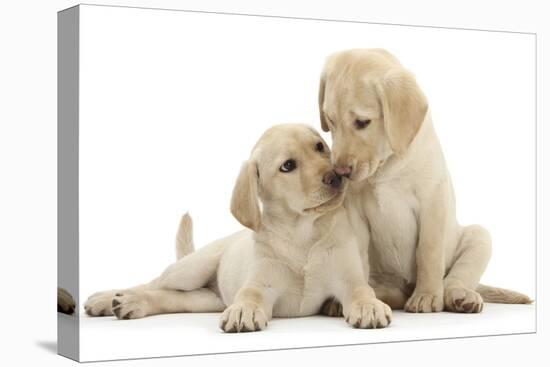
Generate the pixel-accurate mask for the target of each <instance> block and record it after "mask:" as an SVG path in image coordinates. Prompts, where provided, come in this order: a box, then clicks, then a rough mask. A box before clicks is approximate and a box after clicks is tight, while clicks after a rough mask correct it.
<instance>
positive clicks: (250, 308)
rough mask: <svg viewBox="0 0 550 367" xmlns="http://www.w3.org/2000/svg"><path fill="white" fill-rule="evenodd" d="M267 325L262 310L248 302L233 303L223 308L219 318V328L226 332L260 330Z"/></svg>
mask: <svg viewBox="0 0 550 367" xmlns="http://www.w3.org/2000/svg"><path fill="white" fill-rule="evenodd" d="M266 327H267V317H266V316H265V313H264V311H263V310H262V309H261V308H260V307H258V306H256V305H254V304H250V303H238V304H233V305H231V306H229V307H228V308H226V309H225V311H224V312H223V314H222V317H221V319H220V329H222V330H223V331H225V332H226V333H241V332H248V331H260V330H264V329H265V328H266Z"/></svg>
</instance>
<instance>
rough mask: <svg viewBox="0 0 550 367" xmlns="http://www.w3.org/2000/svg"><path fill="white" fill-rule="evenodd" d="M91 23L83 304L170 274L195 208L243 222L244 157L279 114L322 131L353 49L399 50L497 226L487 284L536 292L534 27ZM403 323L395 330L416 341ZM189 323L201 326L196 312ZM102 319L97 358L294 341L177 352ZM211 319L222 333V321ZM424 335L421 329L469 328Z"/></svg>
mask: <svg viewBox="0 0 550 367" xmlns="http://www.w3.org/2000/svg"><path fill="white" fill-rule="evenodd" d="M80 27H81V28H80V29H81V39H80V75H81V79H80V97H81V98H80V125H79V127H80V129H79V135H80V166H79V172H80V190H79V192H80V204H79V211H80V228H79V234H80V254H79V258H80V284H81V288H80V299H81V300H85V299H86V298H87V297H88V296H89V295H90V294H92V293H94V292H96V291H99V290H104V289H112V288H119V287H127V286H130V285H134V284H140V283H141V282H144V281H148V280H150V279H152V278H153V277H155V276H157V275H158V274H159V273H160V271H162V270H163V269H164V268H165V267H166V266H167V265H168V264H169V263H170V262H172V261H173V260H174V244H173V242H174V234H175V231H176V228H177V224H178V221H179V217H180V215H181V214H182V213H183V212H184V211H185V210H190V211H191V213H192V215H193V217H194V218H195V223H196V228H195V233H196V244H197V247H200V246H202V245H204V244H206V243H207V242H210V241H212V240H214V239H217V238H220V237H222V236H225V235H227V234H229V233H231V232H232V231H234V230H237V229H239V228H240V226H239V225H238V223H237V222H236V220H235V219H233V218H232V217H231V215H230V213H229V210H228V207H229V201H230V195H231V191H232V188H233V183H234V181H235V178H236V176H237V174H238V172H239V168H240V165H241V163H242V161H243V160H245V159H246V158H247V157H248V154H249V152H250V149H251V148H252V146H253V145H254V144H255V142H256V140H257V138H258V137H259V136H260V134H261V133H262V132H263V131H264V130H265V129H267V128H268V127H269V126H271V125H273V124H274V123H280V122H305V123H309V124H312V125H313V126H314V127H316V128H317V127H318V119H319V118H318V105H317V94H318V85H319V74H320V70H321V69H322V65H323V62H324V59H325V57H326V56H327V55H328V54H330V53H332V52H335V51H338V50H342V49H347V48H353V47H384V48H386V49H388V50H390V51H391V52H393V53H394V54H395V55H396V56H397V57H398V58H399V59H400V60H401V61H402V63H403V64H404V65H405V66H406V67H408V68H410V69H411V70H412V71H413V72H414V73H415V74H416V75H417V78H418V82H419V84H420V85H421V87H422V88H423V89H424V90H425V92H426V94H427V96H428V98H429V101H430V104H431V109H432V115H433V119H434V121H435V125H436V129H437V131H438V133H439V135H440V136H441V140H442V145H443V147H444V151H445V153H446V155H447V159H448V162H449V170H450V172H451V174H452V177H454V178H455V182H454V186H455V187H456V191H457V202H458V217H459V220H461V221H463V222H465V223H482V224H484V225H486V226H487V227H488V229H489V230H490V231H491V233H492V236H493V241H494V254H495V256H494V257H493V259H492V261H491V263H490V264H491V265H490V268H489V270H488V271H487V273H486V276H485V277H484V278H483V279H482V281H484V282H486V283H488V284H494V285H499V286H506V287H511V288H514V289H517V290H521V291H523V292H526V293H527V294H530V295H531V296H532V297H534V296H535V294H534V293H535V273H534V264H535V231H534V229H535V150H534V146H535V109H534V108H535V105H534V97H535V42H534V40H535V39H534V36H533V35H525V34H504V33H498V32H476V31H464V30H444V29H429V28H417V27H416V28H415V27H403V26H387V25H368V24H357V23H342V22H323V21H311V20H294V19H280V18H266V17H250V16H235V15H218V14H199V13H185V12H177V11H162V10H147V9H129V8H114V7H103V6H83V7H82V8H81V16H80ZM325 135H327V138H329V136H328V134H325ZM284 143H285V142H281V144H284ZM280 163H281V164H282V163H283V162H280ZM396 230H399V229H396ZM511 268H513V269H514V271H510V269H511ZM489 312H490V310H487V311H486V313H489ZM502 317H506V316H502ZM502 317H501V319H502ZM428 320H430V321H427V322H431V323H433V324H434V325H435V326H437V325H443V324H445V320H440V319H428ZM400 321H401V320H400V319H396V320H395V322H394V326H395V327H393V328H392V331H391V334H388V332H386V333H384V336H385V338H384V339H383V340H403V339H409V338H411V337H413V335H415V333H414V331H415V330H414V329H413V333H412V334H411V333H408V332H407V328H406V325H404V324H403V322H400ZM320 322H321V323H323V324H324V323H326V322H324V321H320ZM461 322H462V323H463V325H464V324H466V325H471V326H467V327H466V329H465V330H467V331H468V332H467V333H466V334H463V333H462V332H459V333H458V335H474V334H475V333H476V332H475V331H474V330H476V329H475V328H474V327H475V326H476V324H479V323H480V321H479V319H472V318H471V317H470V318H463V319H461ZM527 322H528V325H521V323H520V324H519V328H518V329H513V328H512V329H506V330H507V331H516V332H519V331H529V330H532V325H533V322H534V314H531V319H530V320H529V321H527ZM174 323H177V324H178V325H182V326H180V327H181V331H180V333H182V335H184V333H186V334H185V335H188V334H189V333H188V332H187V331H188V330H190V329H189V328H186V327H185V325H186V324H187V323H186V322H183V321H179V322H176V321H174ZM101 325H103V329H102V328H100V327H99V326H98V325H97V324H90V321H83V322H82V324H81V326H82V334H81V335H82V338H81V358H83V359H84V360H89V359H105V358H115V357H121V356H122V357H124V356H129V357H135V356H140V355H166V354H178V353H180V354H188V353H197V352H200V351H201V350H203V348H204V346H205V345H206V346H208V348H207V350H209V351H220V350H243V349H244V350H247V349H248V350H250V349H265V348H266V344H265V343H267V344H268V345H271V347H272V348H276V347H279V346H280V344H279V343H277V336H278V334H266V333H263V334H262V335H261V336H255V337H254V339H253V340H252V341H247V342H246V343H243V341H244V338H243V337H241V338H240V339H239V342H238V343H236V344H235V346H234V347H233V348H231V347H230V346H229V345H228V343H229V341H228V340H227V338H222V339H220V341H219V345H217V344H216V342H215V341H216V339H215V338H216V336H215V335H211V333H206V334H205V336H206V338H205V340H203V341H202V342H201V341H200V335H202V333H201V332H199V331H196V332H193V334H194V335H195V338H194V340H193V342H192V343H191V342H190V344H188V345H187V346H186V347H182V346H178V345H176V346H175V347H173V346H172V345H171V344H170V343H168V342H164V340H165V339H170V338H169V337H168V338H167V337H166V333H165V332H164V331H163V332H162V333H161V334H160V335H157V334H150V335H151V337H152V339H157V340H163V343H159V344H161V345H162V348H160V345H149V344H148V343H147V342H146V343H143V344H138V343H139V340H147V339H143V338H137V340H134V339H133V338H132V337H131V336H127V337H126V339H127V341H126V343H123V342H122V341H120V342H119V348H118V350H117V351H116V352H115V351H113V350H111V348H110V347H108V348H106V347H105V346H110V345H111V344H112V343H111V339H110V337H108V336H106V335H111V336H114V335H118V334H116V333H117V330H120V327H121V326H120V324H118V323H115V324H112V325H114V326H116V328H115V329H113V330H111V329H110V328H109V325H111V324H108V323H107V324H106V323H104V322H103V321H101ZM508 326H509V325H508ZM128 327H131V326H128ZM202 327H203V328H210V329H212V328H213V329H215V332H216V333H218V330H217V328H216V324H215V323H208V322H206V323H204V325H203V326H202ZM309 328H311V326H310V327H309ZM91 329H93V330H94V332H91V331H90V330H91ZM305 329H307V328H305ZM321 329H322V327H321ZM343 329H344V328H343ZM148 330H150V331H149V333H153V331H152V330H158V329H157V328H155V325H149V326H148ZM283 330H285V329H283ZM286 330H287V331H288V332H292V330H293V327H292V325H291V324H289V325H288V329H286ZM400 330H402V333H400ZM423 330H424V332H425V331H426V330H428V332H425V333H424V332H421V331H420V330H418V331H416V336H415V337H414V338H415V339H418V338H428V337H435V336H440V335H457V334H456V333H454V332H452V331H453V330H452V329H448V328H444V331H447V332H449V334H445V332H443V333H439V332H438V331H437V329H435V330H432V329H431V328H429V327H425V328H424V329H423ZM497 330H498V327H497V325H495V326H494V329H492V328H491V327H488V328H482V329H480V330H479V333H481V334H487V333H489V334H495V333H497ZM463 332H464V331H463ZM378 334H380V335H373V336H372V335H371V334H361V335H356V334H350V333H347V334H344V335H347V336H349V339H348V338H346V337H343V336H337V335H333V334H331V333H330V332H328V331H327V332H325V333H324V334H319V333H318V332H314V333H312V335H310V336H309V337H308V341H309V342H308V343H307V344H304V342H303V341H301V338H300V337H299V336H298V335H296V334H295V337H296V340H292V337H291V336H286V337H285V338H284V339H285V341H286V344H284V345H287V346H288V345H291V346H302V345H315V344H318V345H326V344H330V343H331V342H335V343H343V344H345V343H352V342H359V341H361V340H362V341H380V340H378V339H376V337H382V334H381V333H378ZM130 335H136V331H132V332H131V333H130ZM153 335H154V336H153ZM315 335H320V336H323V338H322V339H318V338H316V337H315ZM386 335H387V336H386ZM366 336H368V338H367V339H365V337H366ZM116 338H119V337H118V336H117V337H116ZM372 338H375V339H374V340H373V339H372ZM102 339H103V342H102ZM262 342H263V344H262ZM125 346H129V347H128V348H125ZM123 350H128V352H123Z"/></svg>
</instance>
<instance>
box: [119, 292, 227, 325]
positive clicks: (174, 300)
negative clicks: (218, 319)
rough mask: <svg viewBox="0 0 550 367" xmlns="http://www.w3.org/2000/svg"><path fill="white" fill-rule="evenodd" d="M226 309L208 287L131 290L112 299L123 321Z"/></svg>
mask: <svg viewBox="0 0 550 367" xmlns="http://www.w3.org/2000/svg"><path fill="white" fill-rule="evenodd" d="M224 308H225V305H224V303H223V301H222V300H221V298H220V297H219V296H218V295H217V294H216V293H215V292H214V291H212V290H210V289H208V288H201V289H196V290H193V291H188V292H184V291H176V290H170V289H141V290H134V291H132V290H129V291H127V292H122V293H117V294H116V295H115V297H114V298H113V300H112V309H113V313H114V314H115V316H116V317H117V318H118V319H120V320H129V319H139V318H142V317H145V316H150V315H158V314H163V313H178V312H221V311H223V310H224Z"/></svg>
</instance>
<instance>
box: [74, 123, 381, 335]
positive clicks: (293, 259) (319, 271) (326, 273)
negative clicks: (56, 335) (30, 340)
mask: <svg viewBox="0 0 550 367" xmlns="http://www.w3.org/2000/svg"><path fill="white" fill-rule="evenodd" d="M344 191H345V184H344V183H343V182H342V179H341V177H340V176H338V175H336V174H335V173H334V172H333V171H332V168H331V160H330V154H329V150H328V147H327V145H326V144H325V142H324V141H323V139H322V138H321V137H320V136H319V134H318V133H317V132H316V131H315V130H313V129H312V128H309V127H307V126H304V125H295V124H287V125H278V126H275V127H273V128H271V129H269V130H268V131H266V132H265V133H264V135H263V136H262V137H261V138H260V140H259V141H258V143H257V144H256V145H255V147H254V149H253V150H252V154H251V157H250V159H249V160H248V161H247V162H246V163H245V164H244V165H243V167H242V169H241V172H240V174H239V177H238V179H237V182H236V184H235V188H234V191H233V197H232V199H231V212H232V213H233V215H234V216H235V217H236V218H237V220H238V221H239V222H240V223H241V224H243V225H244V226H246V227H248V228H249V229H250V230H252V231H250V230H243V231H240V232H237V233H235V234H233V235H231V236H228V237H226V238H223V239H220V240H218V241H215V242H213V243H211V244H209V245H208V246H206V247H204V248H202V249H200V250H199V251H197V252H193V253H190V254H188V255H187V256H184V257H182V258H181V259H179V260H178V261H177V262H176V263H174V264H172V265H171V266H169V267H168V268H167V269H166V270H165V271H164V272H163V274H162V275H161V276H160V277H158V278H156V279H155V280H153V281H152V282H150V283H148V284H145V285H142V286H138V287H135V288H131V289H129V290H126V291H108V292H102V293H97V294H95V295H93V296H91V297H90V298H89V299H88V301H87V302H86V304H85V309H86V312H87V313H88V314H89V315H92V316H100V315H109V314H113V313H114V314H115V315H116V316H117V317H118V318H120V319H130V318H139V317H144V316H147V315H152V314H158V313H168V312H216V311H222V310H223V309H224V308H225V306H226V305H230V306H229V307H227V308H226V309H225V311H224V312H223V314H222V318H221V322H220V327H221V328H222V330H224V331H226V332H243V331H257V330H263V329H265V327H266V326H267V322H268V320H270V319H271V318H272V317H297V316H309V315H314V314H317V313H319V311H320V309H321V306H322V304H323V301H324V300H325V299H327V298H328V297H335V298H336V299H338V300H339V301H340V302H341V303H342V309H343V310H342V311H343V314H344V316H345V318H346V321H347V322H348V323H349V324H351V325H352V326H354V327H357V328H380V327H386V326H387V325H388V324H389V323H390V321H391V309H390V307H389V306H388V305H386V304H385V303H383V302H382V301H380V300H378V299H377V298H376V296H375V292H374V290H373V289H372V288H371V287H370V286H369V285H368V284H367V282H366V279H367V277H368V265H365V264H367V262H362V261H361V258H362V257H365V256H366V254H365V253H363V254H361V253H360V249H359V247H358V244H357V242H356V240H355V237H354V236H353V235H352V233H353V232H352V228H351V227H350V224H349V222H348V218H347V215H346V212H345V210H344V208H343V207H342V206H341V203H342V201H343V199H344ZM259 201H261V203H262V210H260V205H259ZM182 227H183V228H184V229H185V228H186V229H187V230H184V231H180V237H181V238H183V239H184V241H187V242H188V243H191V242H192V240H191V222H190V218H184V221H183V222H182ZM185 238H187V239H186V240H185ZM182 252H183V253H186V252H187V253H188V252H190V251H189V250H183V251H182Z"/></svg>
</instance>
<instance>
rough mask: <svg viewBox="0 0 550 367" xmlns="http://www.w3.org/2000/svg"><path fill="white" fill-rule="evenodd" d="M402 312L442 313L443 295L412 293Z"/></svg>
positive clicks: (437, 293)
mask: <svg viewBox="0 0 550 367" xmlns="http://www.w3.org/2000/svg"><path fill="white" fill-rule="evenodd" d="M404 310H405V311H407V312H415V313H422V312H425V313H427V312H441V311H443V295H442V294H441V292H435V293H427V292H418V293H417V292H416V291H415V292H413V294H412V296H411V297H410V298H409V299H408V300H407V302H406V303H405V307H404Z"/></svg>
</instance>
